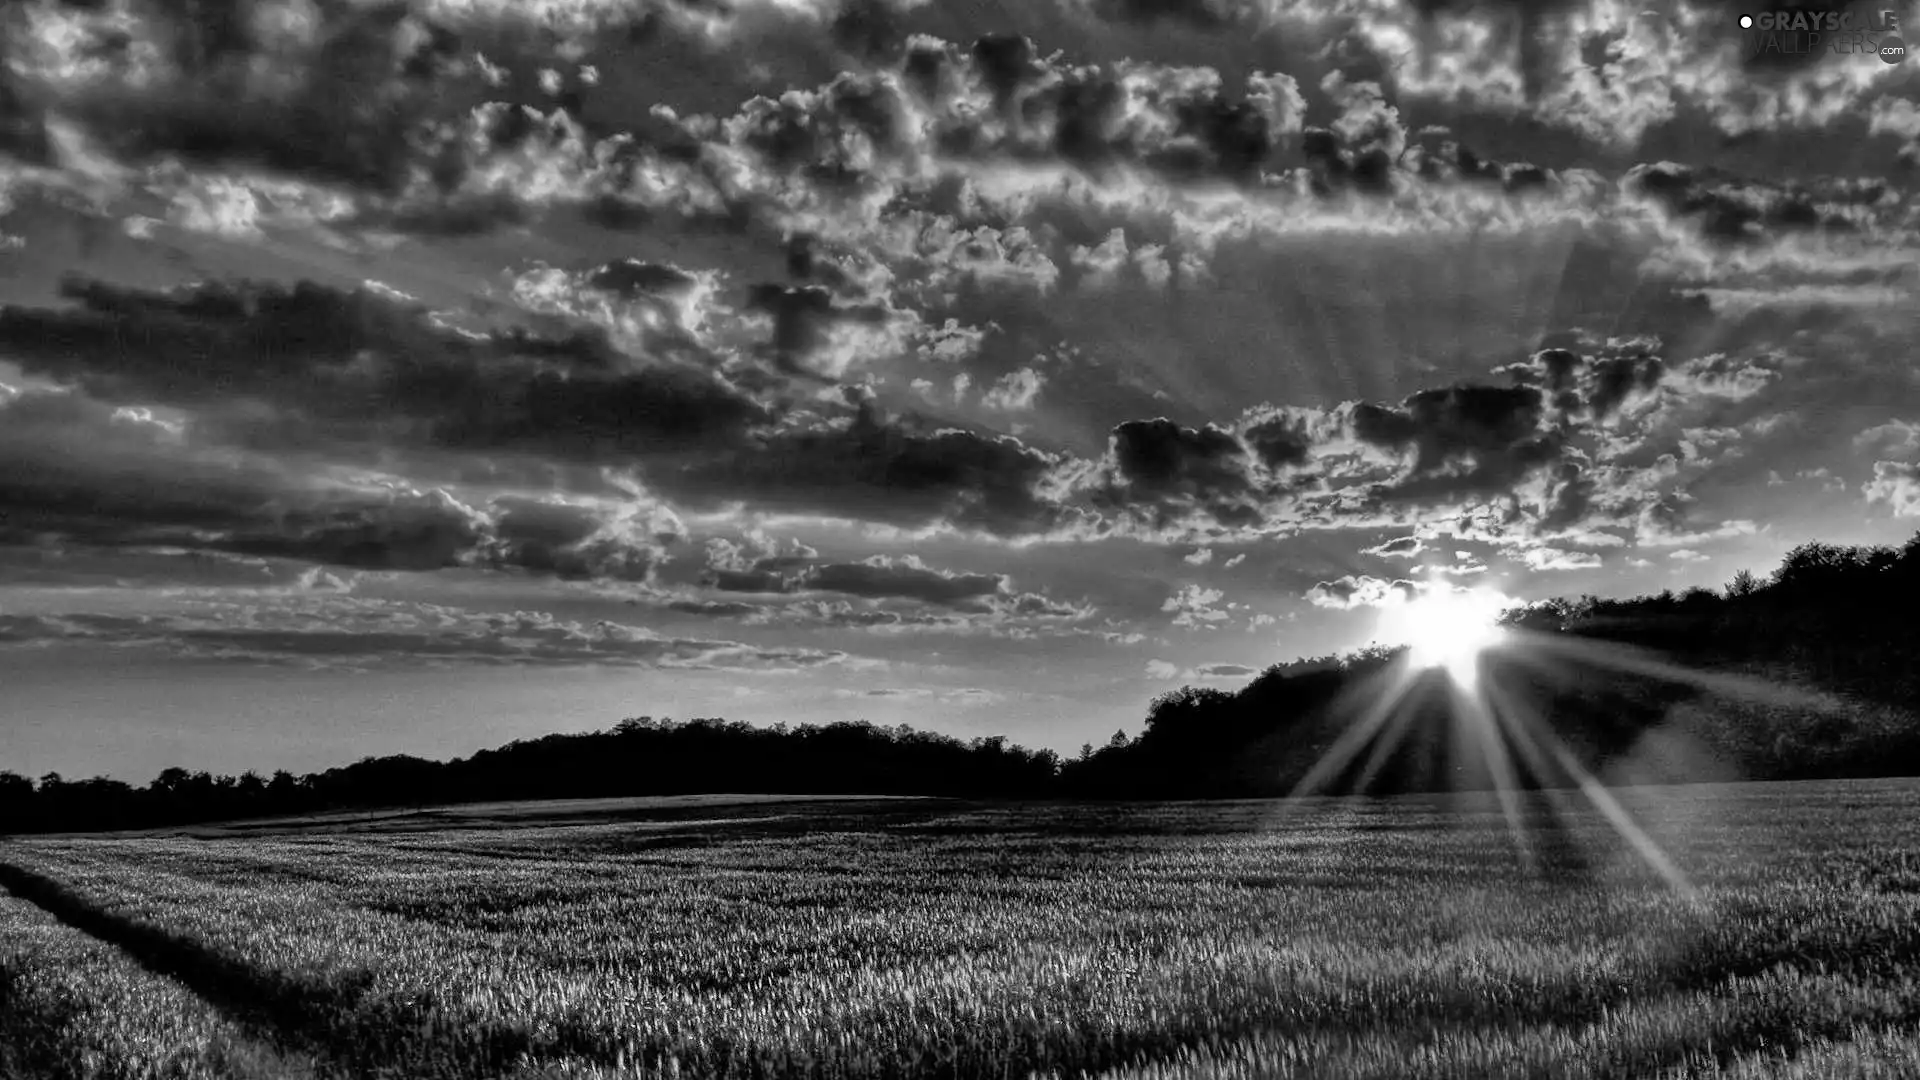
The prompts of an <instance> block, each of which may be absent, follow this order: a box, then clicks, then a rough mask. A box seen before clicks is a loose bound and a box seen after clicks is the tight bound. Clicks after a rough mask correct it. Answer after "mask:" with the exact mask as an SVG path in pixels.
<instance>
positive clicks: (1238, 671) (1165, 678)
mask: <svg viewBox="0 0 1920 1080" xmlns="http://www.w3.org/2000/svg"><path fill="white" fill-rule="evenodd" d="M1259 673H1260V672H1259V670H1258V669H1257V668H1250V667H1247V666H1246V665H1244V664H1224V663H1215V664H1198V665H1195V666H1194V667H1190V668H1186V669H1182V668H1181V667H1180V665H1178V664H1173V663H1169V662H1167V661H1165V660H1149V661H1147V666H1146V676H1147V678H1149V679H1154V680H1157V681H1161V682H1169V681H1172V680H1174V679H1201V680H1217V679H1244V678H1247V677H1248V676H1252V675H1258V674H1259Z"/></svg>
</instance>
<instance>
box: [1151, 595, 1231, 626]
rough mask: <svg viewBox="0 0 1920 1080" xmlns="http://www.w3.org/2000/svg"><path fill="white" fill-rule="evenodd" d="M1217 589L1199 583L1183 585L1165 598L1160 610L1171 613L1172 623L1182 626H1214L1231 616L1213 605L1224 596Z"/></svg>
mask: <svg viewBox="0 0 1920 1080" xmlns="http://www.w3.org/2000/svg"><path fill="white" fill-rule="evenodd" d="M1225 595H1226V594H1225V593H1222V592H1221V591H1220V590H1219V589H1208V588H1204V587H1202V586H1199V585H1183V586H1181V587H1180V591H1179V592H1176V593H1174V594H1173V595H1172V596H1169V597H1168V598H1167V601H1166V603H1164V604H1162V605H1160V610H1161V611H1165V612H1171V613H1172V614H1173V625H1175V626H1184V627H1186V628H1188V629H1191V630H1199V629H1202V628H1215V627H1217V626H1218V624H1220V623H1224V622H1226V621H1227V620H1229V619H1231V618H1233V616H1232V615H1231V614H1230V613H1228V612H1227V611H1225V610H1222V609H1221V608H1218V607H1215V606H1214V605H1216V604H1218V603H1219V602H1220V601H1221V600H1222V599H1223V598H1224V597H1225Z"/></svg>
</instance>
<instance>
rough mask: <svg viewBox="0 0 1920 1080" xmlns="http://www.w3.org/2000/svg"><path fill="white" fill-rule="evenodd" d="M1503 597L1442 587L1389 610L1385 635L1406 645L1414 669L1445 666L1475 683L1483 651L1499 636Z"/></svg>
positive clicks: (1456, 677) (1465, 682) (1460, 680)
mask: <svg viewBox="0 0 1920 1080" xmlns="http://www.w3.org/2000/svg"><path fill="white" fill-rule="evenodd" d="M1501 601H1502V598H1501V597H1500V596H1499V595H1498V594H1496V593H1493V592H1491V591H1487V590H1480V589H1464V590H1460V589H1452V588H1449V587H1447V586H1445V585H1439V586H1435V587H1432V588H1430V589H1428V590H1427V591H1426V592H1424V593H1421V594H1419V595H1417V596H1414V597H1413V598H1412V599H1409V600H1407V601H1405V602H1403V603H1400V604H1396V605H1394V606H1393V607H1391V608H1388V609H1387V611H1386V613H1385V615H1384V616H1383V617H1382V619H1381V622H1382V626H1381V631H1382V637H1384V638H1385V639H1386V640H1387V641H1390V642H1394V643H1396V644H1403V645H1406V646H1407V659H1408V661H1409V662H1411V663H1412V664H1413V666H1414V667H1415V668H1418V669H1427V668H1442V669H1444V670H1445V671H1446V673H1447V674H1448V675H1449V676H1451V677H1452V678H1453V681H1454V682H1456V683H1458V684H1460V685H1461V686H1469V687H1470V686H1472V685H1473V682H1474V678H1475V676H1476V674H1477V673H1478V669H1479V660H1480V654H1481V653H1482V652H1485V651H1486V650H1487V648H1488V647H1489V646H1491V645H1493V644H1494V643H1495V642H1497V641H1499V640H1500V637H1501V630H1500V625H1499V618H1500V610H1501V608H1502V606H1503V604H1502V602H1501Z"/></svg>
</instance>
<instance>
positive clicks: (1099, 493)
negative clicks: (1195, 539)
mask: <svg viewBox="0 0 1920 1080" xmlns="http://www.w3.org/2000/svg"><path fill="white" fill-rule="evenodd" d="M1249 458H1250V455H1249V452H1248V450H1247V447H1246V444H1244V443H1243V442H1241V441H1240V439H1239V438H1238V437H1237V436H1236V435H1235V434H1234V433H1233V432H1231V431H1228V430H1227V429H1225V428H1222V427H1218V426H1216V425H1213V424H1208V425H1206V426H1205V427H1201V428H1190V427H1186V426H1184V425H1181V424H1177V423H1175V422H1173V421H1172V420H1168V419H1166V418H1165V417H1160V418H1157V419H1153V420H1129V421H1127V422H1126V423H1123V424H1120V425H1118V426H1117V427H1115V428H1114V429H1113V432H1112V434H1111V435H1110V436H1109V440H1108V449H1107V456H1106V458H1105V459H1104V460H1103V461H1102V462H1101V466H1100V473H1099V477H1098V480H1097V481H1096V483H1097V485H1098V486H1097V487H1096V488H1095V490H1094V495H1095V498H1096V500H1097V501H1099V502H1101V503H1103V504H1106V505H1109V506H1112V507H1115V508H1117V509H1120V510H1122V511H1123V512H1131V513H1135V514H1144V515H1145V516H1146V517H1147V518H1148V519H1149V520H1150V521H1151V522H1152V523H1153V524H1154V525H1156V526H1159V527H1166V526H1168V525H1171V524H1173V523H1174V522H1175V521H1177V520H1180V519H1183V518H1187V517H1189V516H1191V515H1194V514H1199V515H1203V516H1205V517H1208V518H1211V519H1212V520H1213V521H1215V522H1217V523H1219V524H1221V525H1225V526H1246V525H1254V524H1258V523H1259V521H1260V519H1261V514H1260V510H1259V509H1258V507H1257V502H1258V496H1259V492H1258V490H1257V489H1256V486H1255V480H1254V478H1253V476H1252V474H1251V473H1250V471H1249Z"/></svg>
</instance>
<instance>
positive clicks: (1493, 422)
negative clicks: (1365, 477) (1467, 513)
mask: <svg viewBox="0 0 1920 1080" xmlns="http://www.w3.org/2000/svg"><path fill="white" fill-rule="evenodd" d="M1544 413H1545V410H1544V406H1543V401H1542V398H1541V394H1540V392H1539V391H1538V390H1536V389H1534V388H1532V387H1524V386H1522V387H1494V386H1455V387H1449V388H1447V389H1444V390H1423V391H1421V392H1419V393H1417V394H1414V395H1412V396H1411V397H1409V398H1407V399H1406V400H1405V401H1404V402H1402V403H1401V404H1400V405H1399V406H1398V407H1394V408H1388V407H1384V406H1380V405H1371V404H1361V405H1358V406H1355V407H1354V409H1353V411H1352V423H1353V431H1354V435H1355V437H1357V438H1358V439H1360V441H1362V442H1364V443H1368V444H1370V445H1373V446H1376V447H1382V448H1386V449H1391V450H1394V451H1397V452H1402V453H1409V454H1411V462H1410V464H1409V468H1408V472H1407V474H1406V475H1405V476H1404V477H1402V478H1401V479H1400V480H1399V481H1398V482H1396V483H1395V484H1394V485H1393V486H1391V487H1390V488H1388V489H1386V490H1384V491H1382V492H1381V494H1382V495H1383V496H1385V497H1387V498H1390V499H1421V500H1433V499H1446V498H1455V497H1459V496H1461V495H1465V494H1474V493H1478V494H1485V493H1490V492H1495V491H1504V490H1510V489H1511V488H1512V487H1513V486H1514V485H1515V484H1516V483H1517V482H1518V481H1519V480H1520V479H1521V478H1523V477H1524V476H1526V475H1527V474H1528V473H1529V472H1530V471H1532V470H1533V469H1535V468H1537V467H1539V466H1541V465H1544V464H1546V463H1547V462H1549V461H1552V460H1554V459H1555V458H1556V457H1558V456H1559V454H1560V450H1561V442H1560V440H1559V438H1558V437H1557V436H1556V435H1555V434H1554V433H1552V432H1550V431H1546V430H1543V429H1542V424H1541V421H1542V419H1543V417H1544Z"/></svg>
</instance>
